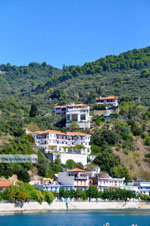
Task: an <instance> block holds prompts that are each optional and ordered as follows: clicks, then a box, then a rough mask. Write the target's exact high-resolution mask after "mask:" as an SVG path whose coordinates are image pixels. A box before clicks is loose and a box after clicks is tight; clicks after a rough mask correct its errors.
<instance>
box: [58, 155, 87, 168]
mask: <svg viewBox="0 0 150 226" xmlns="http://www.w3.org/2000/svg"><path fill="white" fill-rule="evenodd" d="M68 159H72V160H73V161H75V162H76V163H77V162H81V163H82V164H83V165H86V164H87V156H86V155H81V154H60V160H61V162H62V163H63V164H65V163H66V161H67V160H68Z"/></svg>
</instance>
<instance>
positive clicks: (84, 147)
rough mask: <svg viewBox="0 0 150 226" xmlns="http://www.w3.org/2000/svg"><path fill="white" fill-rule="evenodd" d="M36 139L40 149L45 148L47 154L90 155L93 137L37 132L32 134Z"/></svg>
mask: <svg viewBox="0 0 150 226" xmlns="http://www.w3.org/2000/svg"><path fill="white" fill-rule="evenodd" d="M30 134H31V135H32V136H33V137H34V138H35V143H36V145H37V146H38V147H41V148H44V149H45V152H47V153H48V152H56V151H57V152H66V153H67V152H69V151H72V150H74V152H79V153H80V154H86V155H88V154H90V153H91V145H90V138H91V135H89V134H85V133H81V132H66V133H63V132H60V131H55V130H46V131H36V132H31V133H30Z"/></svg>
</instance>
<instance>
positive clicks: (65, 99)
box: [0, 47, 150, 181]
mask: <svg viewBox="0 0 150 226" xmlns="http://www.w3.org/2000/svg"><path fill="white" fill-rule="evenodd" d="M107 95H116V96H118V98H119V103H120V114H119V116H114V118H113V120H112V121H109V122H107V120H106V119H104V118H99V117H96V116H95V117H93V118H92V124H93V125H94V127H93V128H92V130H91V131H87V132H89V133H91V134H92V152H93V153H95V154H97V157H96V159H95V160H94V162H95V164H99V165H100V166H101V167H102V170H104V171H107V172H109V173H110V174H111V175H112V176H118V177H119V176H126V179H127V178H128V179H129V178H130V176H131V177H132V178H135V179H140V178H141V179H150V177H149V174H148V172H149V170H150V154H149V146H150V109H149V106H150V97H149V96H150V47H147V48H143V49H139V50H133V51H128V52H125V53H122V54H120V55H119V56H113V55H110V56H107V57H104V58H101V59H99V60H97V61H95V62H91V63H85V64H84V65H83V66H65V65H64V66H63V68H62V69H57V68H54V67H52V66H50V65H47V64H46V62H43V63H42V64H38V63H30V64H29V65H28V66H20V67H17V66H11V65H10V64H7V65H0V152H1V153H22V152H23V153H26V154H27V153H34V152H38V150H37V149H36V148H35V146H34V144H33V140H32V139H31V138H30V137H29V136H27V135H26V134H25V132H24V129H25V128H27V129H30V130H32V131H34V130H39V129H40V130H44V129H59V130H65V128H63V125H64V122H65V121H64V119H62V120H61V121H56V120H54V117H53V111H52V110H53V106H54V105H55V104H60V105H61V104H66V103H69V102H75V103H81V102H82V103H88V104H90V106H91V109H92V107H93V105H94V104H95V99H96V97H99V96H107ZM31 106H32V107H31ZM72 129H75V128H72ZM39 158H40V161H39V164H38V165H36V166H32V165H29V164H26V165H25V166H24V167H22V166H19V167H18V168H16V165H8V164H7V166H6V165H3V164H1V165H0V172H1V173H0V176H2V175H4V176H6V177H8V176H11V175H12V174H14V173H16V174H17V175H18V177H19V178H20V179H22V180H25V181H28V180H29V175H28V174H27V171H32V170H33V169H34V170H35V171H36V172H37V173H38V174H39V175H41V176H52V175H53V173H55V172H58V171H59V170H61V169H62V167H64V166H62V165H61V163H60V162H57V163H56V164H52V163H50V162H49V161H47V160H46V159H45V157H44V156H43V155H42V154H40V155H39ZM108 160H112V161H108ZM128 171H129V174H130V175H129V174H128ZM23 175H26V177H25V179H24V178H23V177H24V176H23Z"/></svg>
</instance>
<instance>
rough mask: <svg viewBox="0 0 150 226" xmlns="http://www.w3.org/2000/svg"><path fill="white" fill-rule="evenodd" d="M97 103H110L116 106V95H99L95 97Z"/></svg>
mask: <svg viewBox="0 0 150 226" xmlns="http://www.w3.org/2000/svg"><path fill="white" fill-rule="evenodd" d="M96 103H97V105H111V106H115V107H118V98H117V97H116V96H108V97H100V98H97V99H96Z"/></svg>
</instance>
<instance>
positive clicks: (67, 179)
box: [58, 172, 74, 186]
mask: <svg viewBox="0 0 150 226" xmlns="http://www.w3.org/2000/svg"><path fill="white" fill-rule="evenodd" d="M58 182H59V183H61V184H62V185H71V186H74V176H67V172H59V173H58Z"/></svg>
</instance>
